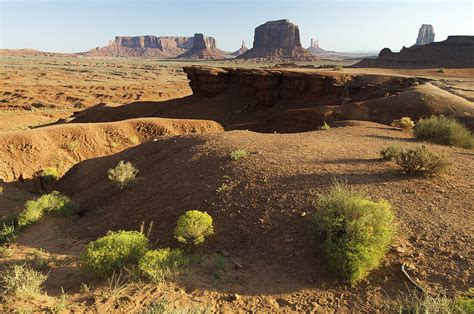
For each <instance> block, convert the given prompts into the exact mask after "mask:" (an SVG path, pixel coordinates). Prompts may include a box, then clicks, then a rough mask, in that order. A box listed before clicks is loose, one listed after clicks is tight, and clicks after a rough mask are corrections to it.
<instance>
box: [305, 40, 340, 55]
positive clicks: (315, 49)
mask: <svg viewBox="0 0 474 314" xmlns="http://www.w3.org/2000/svg"><path fill="white" fill-rule="evenodd" d="M308 51H309V52H311V53H312V54H314V55H316V56H321V55H331V54H335V53H336V52H335V51H327V50H324V49H322V48H321V47H319V40H315V39H313V38H311V45H310V46H309V47H308Z"/></svg>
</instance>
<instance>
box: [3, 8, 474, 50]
mask: <svg viewBox="0 0 474 314" xmlns="http://www.w3.org/2000/svg"><path fill="white" fill-rule="evenodd" d="M277 19H289V20H290V21H291V22H293V23H295V24H297V25H298V26H299V28H300V34H301V42H302V44H303V46H304V47H308V46H309V43H310V39H311V38H315V39H318V40H319V43H320V46H321V48H323V49H326V50H335V51H375V50H377V51H378V50H380V49H382V48H384V47H389V48H391V49H392V50H394V51H397V50H399V49H401V47H402V46H403V45H405V46H411V45H413V44H414V43H415V41H416V37H417V34H418V29H419V27H420V26H421V24H432V25H433V26H434V29H435V33H436V36H435V40H436V41H441V40H444V39H446V37H447V36H448V35H473V33H474V0H444V1H438V0H431V1H428V0H399V1H393V0H391V1H390V0H386V1H385V0H379V1H375V0H365V1H361V0H353V1H343V0H332V1H331V0H323V1H316V0H313V1H311V0H273V1H270V0H253V1H250V0H240V1H237V0H202V1H200V0H155V1H152V0H119V1H112V0H96V1H93V0H49V1H44V0H0V48H8V49H18V48H32V49H37V50H41V51H51V52H80V51H87V50H89V49H91V48H94V47H97V46H99V47H101V46H105V45H107V43H108V41H109V40H112V39H113V38H114V37H115V36H116V35H125V36H132V35H157V36H165V35H176V36H192V35H193V34H194V33H203V34H204V35H206V36H212V37H214V38H216V42H217V47H218V48H220V49H223V50H226V51H235V50H237V49H238V48H240V44H241V41H242V40H245V42H246V44H247V47H249V48H250V47H251V46H252V43H253V32H254V29H255V27H257V26H258V25H260V24H263V23H265V22H266V21H269V20H277Z"/></svg>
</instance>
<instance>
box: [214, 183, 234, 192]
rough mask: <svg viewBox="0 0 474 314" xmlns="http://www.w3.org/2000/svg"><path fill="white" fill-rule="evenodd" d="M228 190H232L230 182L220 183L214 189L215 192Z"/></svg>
mask: <svg viewBox="0 0 474 314" xmlns="http://www.w3.org/2000/svg"><path fill="white" fill-rule="evenodd" d="M230 190H232V186H231V185H230V184H227V183H222V184H221V186H220V187H218V188H217V189H216V192H217V193H225V192H228V191H230Z"/></svg>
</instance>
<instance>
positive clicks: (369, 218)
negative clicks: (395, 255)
mask: <svg viewBox="0 0 474 314" xmlns="http://www.w3.org/2000/svg"><path fill="white" fill-rule="evenodd" d="M394 221H395V217H394V214H393V212H392V209H391V206H390V204H389V203H388V202H386V201H379V202H374V201H371V200H369V199H367V198H365V197H364V195H362V194H361V193H358V192H355V191H353V190H351V189H349V188H348V187H347V186H345V185H344V184H342V183H334V185H333V186H332V187H331V188H330V190H329V191H328V192H326V193H323V194H320V195H319V208H318V211H317V212H316V214H315V216H314V225H315V228H316V233H317V235H318V239H319V240H320V243H321V247H322V249H323V250H324V252H325V254H326V257H327V261H328V265H329V269H330V270H331V271H333V272H334V273H335V274H337V275H339V276H340V277H342V278H344V279H345V280H347V281H349V282H350V283H352V284H354V283H356V282H358V281H359V280H361V279H363V278H364V277H366V276H367V275H368V274H369V272H370V271H371V270H373V269H375V268H377V267H378V266H379V264H380V261H381V260H382V258H383V257H384V255H385V253H386V251H387V249H388V246H389V244H390V242H391V241H392V238H393V235H394V233H395V228H394Z"/></svg>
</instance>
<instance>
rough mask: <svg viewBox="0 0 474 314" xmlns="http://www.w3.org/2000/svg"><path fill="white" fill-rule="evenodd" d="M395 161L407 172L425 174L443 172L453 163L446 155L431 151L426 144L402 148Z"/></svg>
mask: <svg viewBox="0 0 474 314" xmlns="http://www.w3.org/2000/svg"><path fill="white" fill-rule="evenodd" d="M395 162H396V163H397V165H398V166H400V167H401V168H402V169H403V171H404V172H405V173H407V174H415V173H420V174H425V175H434V174H439V173H442V172H444V171H445V170H446V169H447V168H448V167H449V165H450V164H451V163H450V161H449V160H448V159H447V157H446V156H445V155H443V154H439V153H435V152H433V151H431V150H430V149H429V148H428V147H427V146H426V145H420V146H418V147H415V148H406V149H402V150H400V152H399V153H398V155H397V156H396V158H395Z"/></svg>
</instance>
